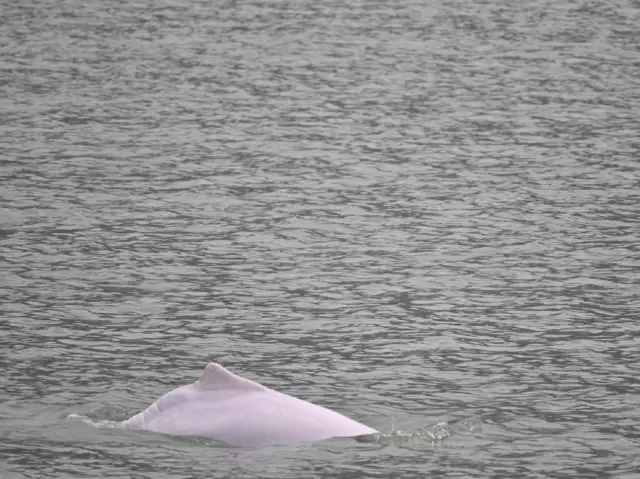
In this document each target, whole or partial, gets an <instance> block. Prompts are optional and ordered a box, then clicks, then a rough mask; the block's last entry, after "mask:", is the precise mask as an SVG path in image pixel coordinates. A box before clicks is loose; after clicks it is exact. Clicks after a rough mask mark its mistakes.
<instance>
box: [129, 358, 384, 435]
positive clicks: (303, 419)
mask: <svg viewBox="0 0 640 479" xmlns="http://www.w3.org/2000/svg"><path fill="white" fill-rule="evenodd" d="M124 425H125V426H129V427H132V428H135V429H144V430H148V431H154V432H158V433H163V434H174V435H180V436H204V437H210V438H213V439H217V440H220V441H223V442H226V443H228V444H231V445H234V446H266V445H290V444H301V443H308V442H313V441H321V440H324V439H329V438H332V437H358V436H368V435H372V434H377V433H378V431H376V430H375V429H372V428H370V427H368V426H365V425H364V424H360V423H359V422H356V421H354V420H353V419H349V418H348V417H345V416H343V415H342V414H338V413H337V412H334V411H331V410H329V409H326V408H324V407H322V406H317V405H315V404H311V403H310V402H307V401H303V400H302V399H297V398H295V397H292V396H288V395H286V394H282V393H279V392H277V391H274V390H272V389H269V388H267V387H265V386H262V385H261V384H258V383H256V382H253V381H250V380H248V379H244V378H241V377H240V376H236V375H235V374H233V373H231V372H229V371H227V370H226V369H225V368H223V367H222V366H220V365H219V364H216V363H209V364H208V365H207V366H206V368H205V370H204V372H203V374H202V376H201V377H200V379H198V380H197V381H196V382H194V383H192V384H188V385H186V386H182V387H179V388H177V389H174V390H173V391H170V392H168V393H167V394H165V395H164V396H162V397H161V398H160V399H158V400H157V401H156V402H154V403H153V404H152V405H151V406H149V407H148V408H147V409H145V410H144V411H142V412H141V413H138V414H136V415H135V416H133V417H131V418H130V419H128V420H126V421H124Z"/></svg>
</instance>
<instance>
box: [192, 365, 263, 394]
mask: <svg viewBox="0 0 640 479" xmlns="http://www.w3.org/2000/svg"><path fill="white" fill-rule="evenodd" d="M198 384H199V385H200V387H202V388H203V389H220V390H224V389H227V390H228V389H232V390H239V391H264V390H265V389H267V388H265V387H264V386H263V385H261V384H258V383H256V382H253V381H250V380H249V379H245V378H241V377H240V376H236V375H235V374H233V373H232V372H231V371H227V370H226V369H225V368H223V367H222V366H221V365H219V364H218V363H209V364H207V366H206V367H205V368H204V372H203V373H202V376H200V379H198Z"/></svg>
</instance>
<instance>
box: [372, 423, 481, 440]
mask: <svg viewBox="0 0 640 479" xmlns="http://www.w3.org/2000/svg"><path fill="white" fill-rule="evenodd" d="M481 427H482V421H481V420H480V419H479V418H477V417H469V418H465V419H461V420H458V421H454V422H452V423H448V422H446V421H443V422H439V423H437V424H434V425H430V426H429V425H427V426H424V427H421V428H417V429H410V430H402V429H396V426H395V419H394V418H392V419H391V431H390V432H389V433H380V434H377V435H376V436H375V438H374V442H375V443H376V444H380V445H388V444H404V443H408V442H420V441H428V442H430V443H431V445H432V446H433V447H438V446H443V445H444V444H445V442H446V441H447V440H448V439H449V438H450V437H451V436H452V435H456V434H465V433H471V432H475V431H479V430H480V429H481Z"/></svg>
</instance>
